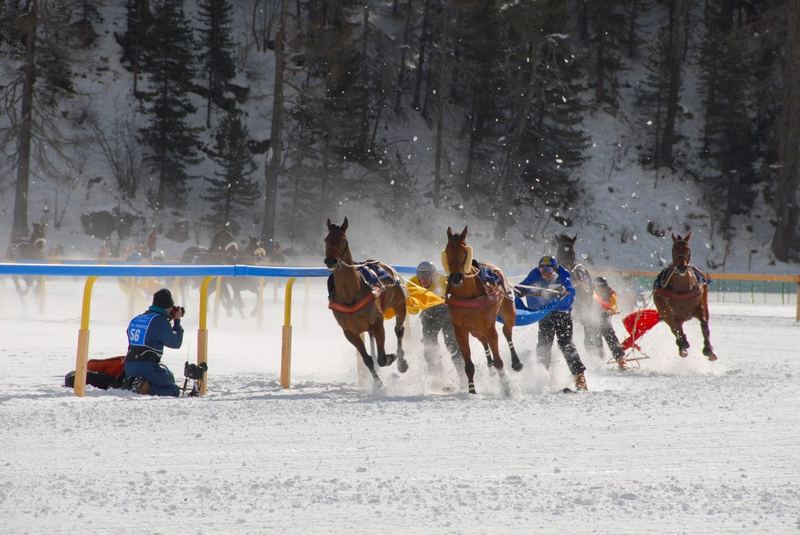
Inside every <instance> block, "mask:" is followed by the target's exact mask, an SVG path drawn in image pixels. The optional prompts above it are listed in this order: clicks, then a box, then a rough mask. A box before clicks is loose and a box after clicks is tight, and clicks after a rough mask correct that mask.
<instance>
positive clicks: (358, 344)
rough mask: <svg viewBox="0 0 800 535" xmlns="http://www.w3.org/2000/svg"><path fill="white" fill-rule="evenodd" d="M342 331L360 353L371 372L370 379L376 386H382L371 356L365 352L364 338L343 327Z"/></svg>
mask: <svg viewBox="0 0 800 535" xmlns="http://www.w3.org/2000/svg"><path fill="white" fill-rule="evenodd" d="M342 331H343V332H344V336H345V338H347V341H348V342H350V343H351V344H353V346H354V347H355V348H356V350H357V351H358V354H359V355H361V360H363V361H364V365H365V366H366V367H367V369H368V370H369V373H371V374H372V379H373V380H374V381H375V384H376V385H377V386H383V382H382V381H381V378H380V377H378V372H376V371H375V364H374V363H373V362H372V356H371V355H370V354H369V353H368V352H367V348H366V347H365V346H364V340H362V339H361V337H360V336H359V335H358V334H356V333H354V332H352V331H348V330H347V329H344V328H343V329H342Z"/></svg>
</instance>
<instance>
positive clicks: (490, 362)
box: [486, 359, 494, 368]
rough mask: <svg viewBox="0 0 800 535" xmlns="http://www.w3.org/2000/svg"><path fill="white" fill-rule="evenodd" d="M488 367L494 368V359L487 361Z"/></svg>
mask: <svg viewBox="0 0 800 535" xmlns="http://www.w3.org/2000/svg"><path fill="white" fill-rule="evenodd" d="M486 366H488V367H489V368H492V367H493V366H494V361H493V360H492V359H487V360H486Z"/></svg>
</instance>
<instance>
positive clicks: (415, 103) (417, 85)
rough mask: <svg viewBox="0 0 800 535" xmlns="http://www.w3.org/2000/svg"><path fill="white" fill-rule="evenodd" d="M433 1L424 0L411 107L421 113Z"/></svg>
mask: <svg viewBox="0 0 800 535" xmlns="http://www.w3.org/2000/svg"><path fill="white" fill-rule="evenodd" d="M430 3H431V0H424V4H423V6H424V7H423V9H422V35H421V36H420V39H419V58H418V60H417V79H416V81H415V82H414V96H413V98H412V100H411V107H412V108H414V109H415V110H417V111H419V96H420V92H421V91H422V74H423V71H424V68H425V47H426V46H427V45H428V26H429V23H428V14H429V9H428V8H429V6H430Z"/></svg>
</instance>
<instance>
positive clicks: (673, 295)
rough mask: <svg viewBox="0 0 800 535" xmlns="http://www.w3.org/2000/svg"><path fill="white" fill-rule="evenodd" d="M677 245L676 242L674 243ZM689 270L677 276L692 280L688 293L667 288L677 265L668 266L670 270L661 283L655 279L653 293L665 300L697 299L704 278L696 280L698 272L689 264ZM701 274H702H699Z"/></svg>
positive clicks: (700, 292)
mask: <svg viewBox="0 0 800 535" xmlns="http://www.w3.org/2000/svg"><path fill="white" fill-rule="evenodd" d="M676 243H678V242H676ZM688 267H689V269H687V270H686V273H685V274H683V275H678V276H679V277H682V276H686V275H689V276H691V278H692V282H693V284H692V285H691V290H690V291H688V292H675V291H673V290H670V289H669V288H668V286H669V281H670V280H672V277H673V276H674V275H675V273H676V272H677V265H675V264H674V263H673V264H670V269H669V271H668V274H667V275H666V276H665V277H663V279H664V281H663V282H661V280H660V279H656V283H655V288H653V293H654V294H656V295H659V296H661V297H665V298H667V299H672V300H675V301H686V300H689V299H694V298H696V297H699V296H700V294H702V293H703V290H702V286H704V285H705V284H706V282H705V278H702V279H698V272H700V270H699V269H698V268H696V267H694V266H692V265H691V264H689V265H688ZM700 274H702V272H700Z"/></svg>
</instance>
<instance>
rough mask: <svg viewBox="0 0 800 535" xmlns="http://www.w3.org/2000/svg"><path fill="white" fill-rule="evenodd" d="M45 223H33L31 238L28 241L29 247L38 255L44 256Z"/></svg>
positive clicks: (45, 240) (45, 243) (45, 241)
mask: <svg viewBox="0 0 800 535" xmlns="http://www.w3.org/2000/svg"><path fill="white" fill-rule="evenodd" d="M46 234H47V223H34V224H33V230H32V231H31V237H30V239H29V240H28V243H29V244H30V246H31V247H32V248H33V250H35V251H36V252H37V253H39V254H44V248H45V246H46V245H47V237H46Z"/></svg>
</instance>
